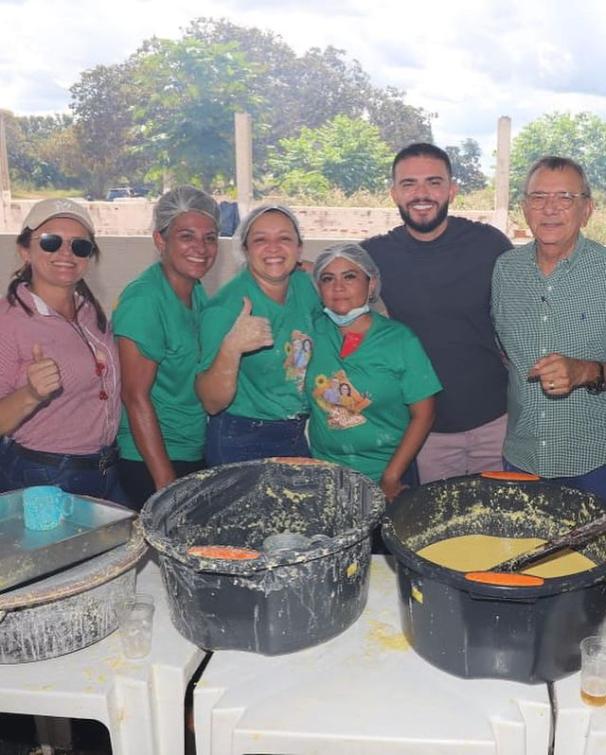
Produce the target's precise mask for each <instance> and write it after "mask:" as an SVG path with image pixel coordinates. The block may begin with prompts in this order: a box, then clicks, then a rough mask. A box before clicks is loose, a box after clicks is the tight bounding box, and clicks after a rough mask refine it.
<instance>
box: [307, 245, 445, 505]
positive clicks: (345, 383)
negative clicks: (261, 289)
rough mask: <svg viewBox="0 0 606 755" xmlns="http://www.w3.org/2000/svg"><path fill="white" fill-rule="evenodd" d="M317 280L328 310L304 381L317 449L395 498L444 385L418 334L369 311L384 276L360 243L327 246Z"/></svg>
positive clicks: (316, 453)
mask: <svg viewBox="0 0 606 755" xmlns="http://www.w3.org/2000/svg"><path fill="white" fill-rule="evenodd" d="M313 278H314V281H315V283H316V285H317V287H318V290H319V292H320V297H321V299H322V303H323V304H324V314H322V315H320V316H319V317H317V318H316V319H315V321H314V332H313V338H314V351H313V356H312V359H311V362H310V365H309V367H308V370H307V377H306V381H305V385H306V391H307V394H308V397H309V400H310V405H311V418H310V425H309V438H310V445H311V451H312V455H313V456H314V457H316V458H319V459H325V460H327V461H332V462H335V463H337V464H342V465H343V466H347V467H351V468H353V469H357V470H358V471H360V472H362V473H363V474H365V475H367V476H368V477H370V478H371V479H373V480H374V481H375V482H377V483H378V484H379V485H380V486H381V489H382V490H383V492H384V494H385V497H386V498H387V500H392V499H393V498H395V497H396V496H397V495H398V493H399V492H400V491H401V490H402V488H403V487H404V485H405V484H407V483H408V482H409V480H411V479H412V477H411V475H412V473H413V471H414V458H415V456H416V454H417V452H418V451H419V449H420V448H421V446H422V445H423V442H424V440H425V438H426V437H427V434H428V432H429V430H430V428H431V424H432V422H433V417H434V398H433V396H434V394H436V393H437V392H438V391H440V390H441V388H442V386H441V385H440V382H439V380H438V378H437V377H436V374H435V372H434V370H433V367H432V365H431V362H430V361H429V358H428V357H427V355H426V353H425V351H424V349H423V347H422V346H421V343H420V341H419V340H418V338H417V337H416V336H415V335H414V333H413V332H412V331H411V330H410V329H409V328H407V327H406V326H405V325H402V324H401V323H399V322H396V321H395V320H390V319H388V318H386V317H383V315H380V314H378V313H377V312H374V311H371V309H370V303H371V302H373V301H376V300H377V299H378V297H379V291H380V285H381V280H380V274H379V270H378V269H377V267H376V265H375V264H374V262H373V261H372V259H371V257H370V255H369V254H368V253H367V252H366V251H365V250H364V249H363V248H362V247H361V246H358V245H357V244H339V245H336V246H333V247H330V248H329V249H327V250H325V251H324V252H322V253H321V254H320V255H319V257H318V258H317V260H316V262H315V264H314V268H313ZM407 475H408V476H407Z"/></svg>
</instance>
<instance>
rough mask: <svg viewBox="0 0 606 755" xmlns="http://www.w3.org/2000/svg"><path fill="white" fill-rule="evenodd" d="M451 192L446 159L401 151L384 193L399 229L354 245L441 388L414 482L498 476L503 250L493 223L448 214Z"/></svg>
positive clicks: (502, 422) (426, 147) (424, 147)
mask: <svg viewBox="0 0 606 755" xmlns="http://www.w3.org/2000/svg"><path fill="white" fill-rule="evenodd" d="M456 193H457V184H456V182H455V180H454V179H453V176H452V167H451V163H450V159H449V157H448V155H447V154H446V152H444V151H443V150H441V149H439V148H438V147H436V146H435V145H433V144H427V143H417V144H411V145H409V146H408V147H405V148H404V149H402V150H400V152H398V154H397V155H396V156H395V158H394V161H393V165H392V186H391V197H392V199H393V201H394V202H395V204H396V205H397V207H398V209H399V211H400V215H401V217H402V220H403V221H404V222H403V225H400V226H398V227H396V228H394V229H393V230H392V231H390V232H389V233H387V234H384V235H381V236H375V237H373V238H371V239H367V240H366V241H364V242H363V243H362V246H363V247H364V248H365V249H366V250H367V251H368V252H369V253H370V255H371V256H372V258H373V259H374V261H375V262H376V264H377V266H378V267H379V270H380V271H381V278H382V281H383V288H382V292H381V295H382V298H383V301H384V302H385V306H386V307H387V310H388V312H389V315H390V316H391V317H393V318H394V319H396V320H400V322H403V323H405V324H406V325H408V326H409V327H410V328H412V330H413V331H414V332H415V333H416V334H417V336H418V337H419V338H420V339H421V342H422V343H423V346H424V347H425V350H426V351H427V353H428V354H429V357H430V359H431V361H432V363H433V366H434V369H435V371H436V373H437V374H438V377H439V379H440V382H441V383H442V385H443V387H444V390H443V391H442V392H441V393H439V394H438V395H437V396H436V398H437V404H436V420H435V423H434V425H433V432H432V433H430V435H429V437H428V439H427V441H426V443H425V445H424V446H423V448H422V449H421V452H420V453H419V456H418V457H417V463H418V468H419V477H420V480H421V482H422V483H426V482H430V481H431V480H438V479H444V478H447V477H454V476H458V475H466V474H474V473H477V472H480V471H483V470H486V469H502V448H503V440H504V437H505V430H506V424H507V417H506V406H507V396H506V392H507V372H506V369H505V366H504V364H503V359H502V355H501V353H500V350H499V348H498V346H497V342H496V339H495V333H494V329H493V325H492V321H491V315H490V287H491V277H492V271H493V268H494V264H495V261H496V259H497V257H498V256H499V255H500V254H501V253H502V252H504V251H505V250H506V249H510V248H511V246H512V244H511V242H510V241H509V239H508V238H507V237H506V236H505V235H504V234H502V233H501V232H500V231H499V230H497V229H496V228H494V227H493V226H490V225H486V224H484V223H476V222H472V221H470V220H467V219H465V218H460V217H455V216H453V215H449V214H448V207H449V203H450V202H452V200H453V199H454V197H455V195H456Z"/></svg>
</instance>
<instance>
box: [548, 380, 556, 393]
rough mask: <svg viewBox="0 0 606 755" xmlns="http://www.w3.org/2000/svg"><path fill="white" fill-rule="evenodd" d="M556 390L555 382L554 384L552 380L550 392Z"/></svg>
mask: <svg viewBox="0 0 606 755" xmlns="http://www.w3.org/2000/svg"><path fill="white" fill-rule="evenodd" d="M554 388H555V383H554V382H553V380H552V381H551V382H550V383H549V390H550V391H553V389H554Z"/></svg>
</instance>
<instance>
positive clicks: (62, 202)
mask: <svg viewBox="0 0 606 755" xmlns="http://www.w3.org/2000/svg"><path fill="white" fill-rule="evenodd" d="M51 218H72V219H73V220H77V221H78V222H79V223H82V225H83V226H84V227H85V228H86V229H87V231H90V233H92V234H94V233H95V226H94V225H93V221H92V218H91V216H90V215H89V214H88V210H87V209H86V208H85V207H83V206H82V205H80V204H78V203H77V202H74V201H72V200H71V199H43V200H42V201H41V202H36V204H35V205H34V206H33V207H32V209H31V210H30V211H29V212H28V213H27V217H26V218H25V220H24V221H23V225H22V226H21V230H22V231H24V230H25V229H26V228H29V229H30V230H31V231H35V230H36V228H40V226H41V225H42V223H46V221H47V220H50V219H51Z"/></svg>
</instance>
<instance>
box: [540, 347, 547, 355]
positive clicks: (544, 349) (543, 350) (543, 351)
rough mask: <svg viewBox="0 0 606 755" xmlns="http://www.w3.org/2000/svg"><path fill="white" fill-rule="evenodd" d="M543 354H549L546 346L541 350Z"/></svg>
mask: <svg viewBox="0 0 606 755" xmlns="http://www.w3.org/2000/svg"><path fill="white" fill-rule="evenodd" d="M541 354H547V349H546V348H545V347H544V346H543V348H542V349H541Z"/></svg>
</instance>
